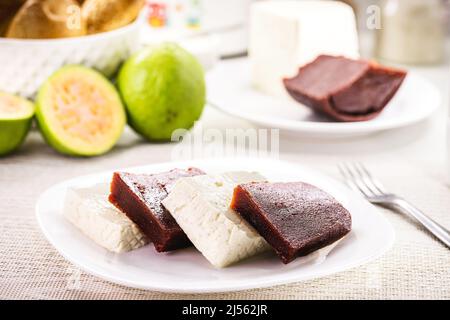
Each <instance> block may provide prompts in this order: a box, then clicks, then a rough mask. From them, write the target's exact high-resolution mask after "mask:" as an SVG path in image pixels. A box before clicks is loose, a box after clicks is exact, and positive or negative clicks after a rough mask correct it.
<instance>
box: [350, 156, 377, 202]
mask: <svg viewBox="0 0 450 320" xmlns="http://www.w3.org/2000/svg"><path fill="white" fill-rule="evenodd" d="M353 167H354V168H355V171H356V172H357V173H358V175H359V177H360V179H361V180H362V182H363V183H364V184H365V186H366V187H367V189H369V190H370V191H371V192H372V193H373V194H374V195H375V196H381V195H383V192H382V191H380V190H379V189H378V188H377V186H376V185H375V183H374V181H373V178H372V176H371V175H370V173H369V171H368V170H367V169H365V168H364V166H363V165H362V164H361V163H360V162H357V163H354V164H353Z"/></svg>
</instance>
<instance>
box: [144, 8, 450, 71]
mask: <svg viewBox="0 0 450 320" xmlns="http://www.w3.org/2000/svg"><path fill="white" fill-rule="evenodd" d="M256 1H258V0H228V1H221V0H160V1H152V0H149V1H147V2H146V9H145V10H146V17H147V19H146V20H147V25H146V28H145V29H146V30H145V31H144V39H145V41H148V42H151V41H154V40H155V39H159V37H161V38H171V39H177V40H181V39H182V40H188V39H190V40H194V39H195V40H198V39H200V38H204V40H205V41H209V45H208V47H209V48H210V49H211V48H212V47H214V46H217V47H218V48H217V51H218V53H219V54H220V55H221V56H225V57H228V56H235V55H239V54H244V53H245V52H246V49H247V41H248V37H247V36H248V33H247V32H248V10H249V6H250V4H251V3H252V2H256ZM298 1H302V0H298ZM342 2H345V3H347V4H349V5H351V6H352V7H353V9H354V11H355V13H356V15H357V19H358V27H359V32H360V41H361V42H362V48H361V49H362V54H363V55H364V56H366V57H376V58H384V59H386V60H393V61H395V62H398V63H411V64H439V63H442V62H443V60H444V56H445V54H446V51H445V50H446V49H445V42H446V40H445V39H446V38H447V39H448V37H449V34H450V32H449V25H450V24H449V17H450V1H449V0H343V1H342ZM447 53H448V51H447ZM447 55H448V54H447Z"/></svg>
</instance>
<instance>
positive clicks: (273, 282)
mask: <svg viewBox="0 0 450 320" xmlns="http://www.w3.org/2000/svg"><path fill="white" fill-rule="evenodd" d="M243 159H245V161H249V160H250V161H252V158H243ZM232 160H233V161H239V159H238V158H233V159H232ZM202 161H208V160H207V159H199V160H192V161H177V162H159V163H152V164H150V165H144V166H134V167H128V168H118V169H115V170H107V171H102V172H98V173H94V174H88V175H83V176H79V177H76V178H72V179H69V180H65V181H63V182H60V183H58V184H55V185H54V186H52V187H50V188H49V189H47V190H45V191H44V192H43V193H42V194H41V195H40V196H39V198H38V201H37V203H36V206H35V214H36V219H37V222H38V225H39V227H40V229H41V231H42V233H43V234H44V236H45V238H46V239H47V241H48V242H49V243H50V244H51V245H52V246H53V248H55V249H56V250H57V251H58V253H59V254H61V255H62V256H63V257H64V258H65V259H67V260H68V261H69V262H71V263H72V264H74V265H75V266H77V267H78V268H80V269H81V270H84V271H85V272H87V273H89V274H91V275H94V276H96V277H98V278H100V279H103V280H106V281H108V282H111V283H115V284H118V285H122V286H126V287H130V288H136V289H142V290H149V291H157V292H165V293H181V294H188V293H191V294H197V293H226V292H235V291H244V290H251V289H258V288H268V287H273V286H278V285H285V284H290V283H295V282H304V281H308V280H312V279H318V278H322V277H325V276H330V275H333V274H337V273H340V272H344V271H348V270H351V269H354V268H356V267H359V266H361V265H363V264H366V263H368V262H370V261H373V260H376V259H378V258H380V257H381V256H382V255H384V254H385V253H387V252H388V251H389V250H390V249H391V248H392V246H393V244H394V242H395V231H394V228H393V226H392V225H391V223H390V222H389V221H388V220H387V219H386V218H385V217H384V216H383V215H382V214H381V213H380V212H379V211H378V210H375V209H373V210H371V214H374V215H376V216H377V218H378V219H379V220H380V221H383V223H384V225H385V227H386V231H387V230H388V234H389V239H388V241H386V243H385V245H384V246H383V247H379V248H377V250H376V251H374V252H373V253H372V254H371V255H370V256H366V257H364V258H361V259H359V260H354V261H352V262H351V263H347V264H340V265H339V266H336V267H334V268H330V269H328V270H327V271H324V272H318V273H315V274H314V275H310V276H298V275H296V274H292V275H290V276H288V277H286V276H285V277H284V278H283V279H282V280H280V279H277V278H275V279H268V280H264V281H259V282H258V284H254V283H252V282H251V281H248V282H250V284H248V283H246V282H245V281H240V283H239V284H234V285H233V286H228V287H214V286H211V287H208V288H199V287H184V288H173V287H172V286H166V287H164V286H161V285H159V286H153V285H142V284H139V283H136V282H134V281H128V280H127V279H124V278H120V277H112V276H109V275H105V274H103V273H101V272H100V271H98V270H97V269H96V268H94V267H91V266H86V265H83V264H80V263H79V262H78V261H77V259H76V258H74V257H73V256H72V255H71V254H69V253H67V252H65V251H64V250H62V249H61V248H60V247H59V246H58V244H57V243H56V242H57V240H56V239H54V238H53V236H52V234H51V232H49V231H48V230H47V228H46V226H45V224H44V223H43V220H42V217H41V212H42V210H41V207H42V206H43V203H42V202H43V200H44V199H45V196H46V195H47V194H51V193H52V192H53V191H54V190H56V189H58V188H61V187H63V186H64V185H67V184H70V183H73V182H75V181H78V180H80V181H81V180H82V179H86V178H90V177H93V176H99V175H103V174H104V175H106V174H110V173H112V172H113V171H117V170H145V169H146V168H151V167H157V166H164V165H168V164H170V165H173V166H174V167H189V166H193V165H198V162H202ZM258 161H275V162H274V163H278V164H280V162H281V163H282V162H285V163H288V164H290V165H291V166H292V165H294V166H299V167H303V168H308V170H310V171H311V172H313V173H314V174H315V175H317V176H318V177H320V179H322V178H325V179H327V180H329V181H333V183H335V186H336V187H337V188H339V189H342V188H344V189H345V190H347V193H349V192H350V193H351V194H353V196H354V197H357V198H358V199H359V200H360V201H364V202H366V203H367V205H369V206H371V204H370V203H368V202H367V201H366V200H364V199H363V198H362V197H360V196H359V195H358V194H356V193H354V192H352V191H350V190H349V189H348V188H346V187H345V186H344V185H343V184H342V183H341V182H339V181H338V180H335V179H333V178H331V177H329V176H326V175H324V174H322V173H320V172H319V171H317V170H314V169H310V168H309V167H307V166H302V165H298V164H295V163H293V162H290V161H281V160H270V159H258Z"/></svg>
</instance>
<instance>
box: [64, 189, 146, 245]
mask: <svg viewBox="0 0 450 320" xmlns="http://www.w3.org/2000/svg"><path fill="white" fill-rule="evenodd" d="M108 194H109V184H98V185H95V186H93V187H90V188H83V189H69V190H68V191H67V194H66V198H65V205H64V216H65V218H66V219H67V220H69V221H70V222H71V223H72V224H73V225H75V226H76V227H77V228H78V229H80V230H81V231H82V232H83V233H84V234H85V235H86V236H88V237H89V238H90V239H92V240H93V241H94V242H95V243H97V244H98V245H100V246H102V247H103V248H105V249H107V250H109V251H112V252H117V253H120V252H126V251H131V250H133V249H137V248H140V247H142V246H144V245H146V244H147V243H148V240H147V238H146V237H145V236H144V234H143V233H142V232H141V231H140V230H139V228H138V227H137V226H136V225H135V224H134V223H133V222H132V221H131V220H130V219H128V218H127V216H126V215H125V214H123V213H122V212H120V211H119V210H118V209H116V208H115V207H114V206H113V205H112V204H110V203H109V201H108Z"/></svg>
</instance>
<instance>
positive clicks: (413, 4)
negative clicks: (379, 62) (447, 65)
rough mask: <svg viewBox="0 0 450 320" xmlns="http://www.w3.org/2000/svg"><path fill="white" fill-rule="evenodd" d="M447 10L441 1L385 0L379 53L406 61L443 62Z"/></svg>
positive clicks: (387, 57)
mask: <svg viewBox="0 0 450 320" xmlns="http://www.w3.org/2000/svg"><path fill="white" fill-rule="evenodd" d="M444 12H445V4H444V1H442V0H383V1H382V5H381V29H380V30H378V31H377V40H376V56H377V57H379V58H381V59H386V60H390V61H394V62H398V63H406V64H436V63H440V62H442V61H443V58H444V46H445V45H444V43H445V27H444V24H445V23H444Z"/></svg>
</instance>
